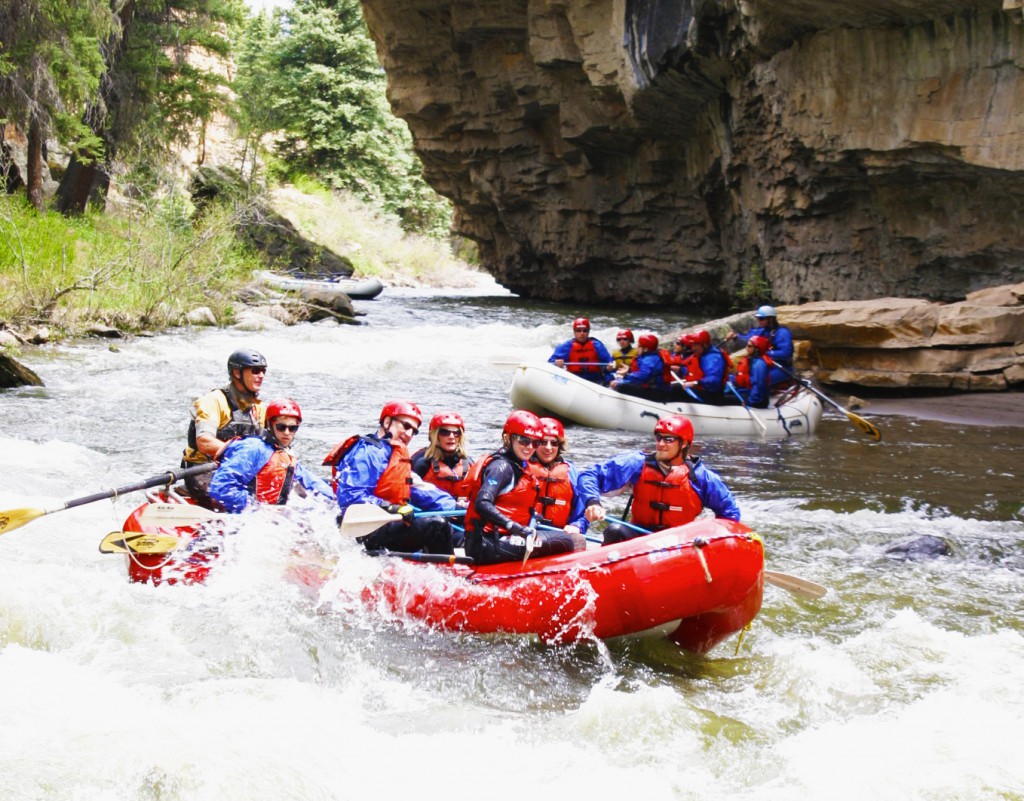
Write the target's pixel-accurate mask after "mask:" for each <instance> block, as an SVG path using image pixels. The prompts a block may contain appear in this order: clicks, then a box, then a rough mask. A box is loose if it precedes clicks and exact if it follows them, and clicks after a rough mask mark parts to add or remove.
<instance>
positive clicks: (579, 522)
mask: <svg viewBox="0 0 1024 801" xmlns="http://www.w3.org/2000/svg"><path fill="white" fill-rule="evenodd" d="M540 425H541V438H540V442H539V443H537V449H536V450H535V451H534V454H533V456H532V457H531V459H530V461H529V469H530V472H531V473H532V474H533V476H534V478H536V479H537V482H538V486H539V495H538V497H537V505H536V506H535V507H534V508H535V510H536V512H537V516H538V518H539V520H540V522H541V523H542V524H544V525H546V526H551V527H552V528H560V529H562V530H563V531H564V532H565V533H566V534H568V535H569V536H570V537H572V539H573V543H574V546H575V550H577V551H583V550H586V548H587V541H586V539H585V538H584V536H583V535H584V534H586V533H587V527H588V526H589V525H590V524H589V522H588V521H587V519H586V517H585V516H584V506H583V497H582V496H581V495H580V493H579V490H578V484H579V478H580V475H579V471H578V470H577V469H576V465H574V464H573V463H572V462H570V461H568V460H567V459H565V458H564V456H563V454H564V453H565V450H566V443H565V428H564V427H563V426H562V424H561V422H559V421H558V420H556V419H555V418H553V417H542V418H540Z"/></svg>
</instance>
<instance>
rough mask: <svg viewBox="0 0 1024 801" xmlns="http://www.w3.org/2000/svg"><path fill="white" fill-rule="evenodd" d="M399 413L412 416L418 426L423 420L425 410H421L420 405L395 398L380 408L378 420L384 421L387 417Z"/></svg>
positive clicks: (396, 415)
mask: <svg viewBox="0 0 1024 801" xmlns="http://www.w3.org/2000/svg"><path fill="white" fill-rule="evenodd" d="M399 415H401V416H402V417H411V418H412V419H413V420H415V421H416V425H417V426H418V425H420V423H422V422H423V412H421V411H420V407H419V406H417V405H416V404H415V403H413V402H412V401H407V400H393V401H388V402H387V403H385V404H384V408H383V409H381V410H380V420H379V421H378V422H380V423H383V422H384V418H385V417H398V416H399Z"/></svg>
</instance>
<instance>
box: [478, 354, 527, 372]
mask: <svg viewBox="0 0 1024 801" xmlns="http://www.w3.org/2000/svg"><path fill="white" fill-rule="evenodd" d="M487 363H488V364H489V365H490V366H491V367H494V368H497V369H499V370H510V369H514V368H516V367H519V366H520V365H521V364H522V363H523V359H522V357H521V356H492V357H491V358H489V359H488V360H487Z"/></svg>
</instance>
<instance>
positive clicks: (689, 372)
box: [680, 353, 704, 381]
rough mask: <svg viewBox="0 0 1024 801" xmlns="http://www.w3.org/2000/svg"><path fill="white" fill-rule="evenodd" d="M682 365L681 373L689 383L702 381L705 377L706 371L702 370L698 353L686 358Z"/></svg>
mask: <svg viewBox="0 0 1024 801" xmlns="http://www.w3.org/2000/svg"><path fill="white" fill-rule="evenodd" d="M682 364H683V369H682V370H681V371H680V372H681V373H682V374H683V376H682V377H683V378H685V379H686V380H687V381H700V380H701V379H702V378H703V377H704V371H703V370H701V369H700V357H699V356H698V355H697V354H696V353H691V354H690V355H689V356H687V357H686V358H684V359H683V362H682Z"/></svg>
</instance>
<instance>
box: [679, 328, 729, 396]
mask: <svg viewBox="0 0 1024 801" xmlns="http://www.w3.org/2000/svg"><path fill="white" fill-rule="evenodd" d="M682 339H683V348H684V350H687V351H688V355H687V356H686V357H685V358H684V359H683V363H682V366H681V367H680V369H679V371H680V373H681V376H680V377H681V378H682V380H683V384H682V386H683V387H685V388H686V389H689V390H690V392H693V393H694V394H695V395H697V397H699V398H700V400H701V401H702V402H704V403H713V404H721V403H722V402H723V400H722V393H723V392H724V390H725V381H726V378H727V377H728V375H729V367H730V363H729V360H728V357H727V356H726V355H725V353H724V352H723V351H722V349H721V348H718V347H715V346H714V345H712V344H711V334H709V333H708V332H707V331H704V330H701V331H697V332H696V333H693V334H687V335H686V336H684V337H683V338H682ZM673 383H675V382H673ZM684 391H685V390H683V389H682V387H680V385H679V384H676V387H675V389H673V393H674V394H675V395H677V397H675V398H674V399H675V400H690V399H691V397H692V396H689V393H687V397H682V396H679V393H680V392H684Z"/></svg>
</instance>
